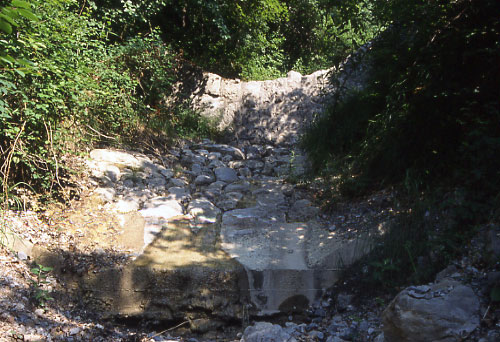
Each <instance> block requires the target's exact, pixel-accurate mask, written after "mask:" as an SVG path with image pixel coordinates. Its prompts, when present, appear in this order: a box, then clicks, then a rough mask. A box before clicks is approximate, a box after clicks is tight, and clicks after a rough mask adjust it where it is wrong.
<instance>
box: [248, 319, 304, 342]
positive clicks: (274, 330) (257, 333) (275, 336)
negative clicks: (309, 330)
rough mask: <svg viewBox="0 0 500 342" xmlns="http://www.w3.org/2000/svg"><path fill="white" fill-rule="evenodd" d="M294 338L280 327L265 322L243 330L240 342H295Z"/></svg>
mask: <svg viewBox="0 0 500 342" xmlns="http://www.w3.org/2000/svg"><path fill="white" fill-rule="evenodd" d="M296 341H297V340H296V339H295V337H293V336H291V335H290V334H289V333H287V332H286V331H285V330H284V329H283V328H282V327H281V326H279V325H277V324H272V323H267V322H257V323H255V324H254V325H252V326H249V327H247V328H246V329H245V332H244V333H243V337H242V338H241V341H240V342H296Z"/></svg>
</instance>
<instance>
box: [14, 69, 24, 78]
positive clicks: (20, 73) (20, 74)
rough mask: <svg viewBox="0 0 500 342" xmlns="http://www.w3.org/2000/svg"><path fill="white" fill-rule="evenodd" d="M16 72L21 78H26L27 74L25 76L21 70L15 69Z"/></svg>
mask: <svg viewBox="0 0 500 342" xmlns="http://www.w3.org/2000/svg"><path fill="white" fill-rule="evenodd" d="M14 71H15V72H16V73H17V74H18V75H19V76H21V77H24V76H26V74H25V73H24V72H22V71H21V70H19V69H14Z"/></svg>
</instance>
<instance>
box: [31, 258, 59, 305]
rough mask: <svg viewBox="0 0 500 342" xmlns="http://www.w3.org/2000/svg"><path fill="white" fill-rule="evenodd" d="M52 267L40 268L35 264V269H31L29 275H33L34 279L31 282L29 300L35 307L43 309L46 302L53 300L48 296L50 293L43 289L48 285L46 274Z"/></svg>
mask: <svg viewBox="0 0 500 342" xmlns="http://www.w3.org/2000/svg"><path fill="white" fill-rule="evenodd" d="M52 269H53V268H52V267H48V266H42V265H40V264H36V263H35V267H33V268H32V269H31V273H32V274H33V275H35V277H36V278H35V279H32V280H31V294H32V297H31V299H32V300H33V302H34V303H35V305H36V306H39V307H42V308H43V307H44V306H45V304H46V303H47V302H48V301H51V300H54V298H52V297H51V296H50V291H49V290H47V289H45V288H44V287H45V285H47V284H50V282H49V281H47V276H48V274H49V273H50V272H51V271H52Z"/></svg>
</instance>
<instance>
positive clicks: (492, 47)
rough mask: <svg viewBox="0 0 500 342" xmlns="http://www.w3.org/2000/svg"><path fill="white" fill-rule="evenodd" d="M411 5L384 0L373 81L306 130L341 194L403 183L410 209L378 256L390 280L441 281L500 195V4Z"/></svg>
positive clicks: (379, 271) (313, 152) (369, 71)
mask: <svg viewBox="0 0 500 342" xmlns="http://www.w3.org/2000/svg"><path fill="white" fill-rule="evenodd" d="M400 5H401V4H399V5H398V4H397V2H388V3H386V4H381V5H380V6H381V8H380V10H381V11H380V12H378V13H379V14H378V15H379V16H380V17H381V18H384V16H385V19H386V20H388V23H389V22H390V24H388V29H387V30H386V31H385V32H383V33H382V34H381V35H380V36H379V37H378V38H377V39H375V40H374V41H373V42H372V44H371V46H370V49H369V51H368V52H367V53H366V55H365V58H364V60H363V61H362V66H363V68H364V70H366V71H365V80H364V82H363V86H362V87H359V88H351V89H347V90H345V91H343V92H341V94H340V96H338V97H337V98H336V101H335V102H334V103H333V104H332V105H331V106H330V108H329V109H328V110H327V111H326V112H325V113H324V114H323V115H321V116H319V117H318V118H317V120H316V121H315V122H314V123H313V125H312V126H311V128H310V129H309V131H308V132H307V133H306V134H305V136H304V137H303V139H302V143H303V146H304V148H305V149H306V151H307V152H308V154H309V155H310V156H311V159H312V163H313V167H314V169H315V170H316V172H317V173H319V174H321V175H323V176H324V177H325V178H327V179H330V180H331V182H332V183H331V187H332V188H333V191H334V192H335V191H338V192H339V193H340V194H341V195H342V196H345V197H348V198H349V197H357V196H363V195H365V194H369V193H370V192H372V191H375V190H378V189H383V188H387V187H393V188H395V189H397V191H398V192H399V201H401V202H404V203H405V205H406V208H407V212H404V213H401V214H400V215H399V216H398V217H397V218H396V219H395V221H394V222H393V223H392V225H391V228H390V229H389V231H388V233H387V234H386V235H385V236H384V237H383V240H381V241H380V243H379V245H378V247H377V248H376V249H375V250H374V253H373V254H372V258H373V259H372V261H371V262H370V263H369V269H370V272H371V273H370V274H371V279H372V280H374V281H375V283H377V284H379V285H384V286H386V285H390V286H393V285H395V284H398V283H399V284H401V282H404V281H409V280H411V281H415V282H422V281H426V280H429V279H430V277H431V275H432V274H433V273H435V272H436V271H437V270H439V268H440V267H443V266H444V265H445V264H446V262H448V261H449V260H450V259H451V258H452V257H453V256H456V255H457V254H458V253H461V252H463V246H464V245H465V244H466V243H467V241H468V239H470V236H471V234H472V233H473V232H474V230H475V227H476V226H477V225H479V224H481V223H484V222H488V220H490V219H494V218H492V214H491V213H492V212H495V211H496V210H497V208H498V207H499V204H500V203H499V198H500V196H499V193H500V171H499V170H500V159H498V158H497V157H496V156H498V155H499V153H500V126H499V125H498V122H499V121H500V103H499V99H500V88H499V87H498V79H500V66H499V64H498V63H497V59H498V55H499V54H500V45H499V43H498V42H499V41H500V24H499V22H498V20H497V19H498V18H497V17H496V15H495V14H494V13H498V12H499V11H500V7H499V6H500V4H499V3H498V2H497V1H493V0H488V1H481V2H465V1H458V2H453V3H448V2H446V3H445V2H439V4H438V3H437V2H432V1H423V2H418V3H407V4H405V5H404V6H403V5H401V6H400ZM332 82H333V84H338V83H339V82H338V79H334V80H332ZM430 217H439V218H441V219H440V220H439V222H434V221H432V220H430Z"/></svg>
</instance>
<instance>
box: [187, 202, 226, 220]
mask: <svg viewBox="0 0 500 342" xmlns="http://www.w3.org/2000/svg"><path fill="white" fill-rule="evenodd" d="M187 211H188V213H189V214H191V215H192V216H194V218H195V221H196V222H197V223H216V222H217V217H218V216H219V215H220V209H219V208H217V207H216V206H215V205H214V204H213V203H212V202H210V201H209V200H208V199H206V198H197V199H194V200H192V201H191V203H189V206H188V209H187Z"/></svg>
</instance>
